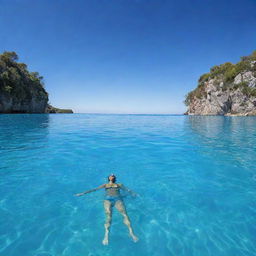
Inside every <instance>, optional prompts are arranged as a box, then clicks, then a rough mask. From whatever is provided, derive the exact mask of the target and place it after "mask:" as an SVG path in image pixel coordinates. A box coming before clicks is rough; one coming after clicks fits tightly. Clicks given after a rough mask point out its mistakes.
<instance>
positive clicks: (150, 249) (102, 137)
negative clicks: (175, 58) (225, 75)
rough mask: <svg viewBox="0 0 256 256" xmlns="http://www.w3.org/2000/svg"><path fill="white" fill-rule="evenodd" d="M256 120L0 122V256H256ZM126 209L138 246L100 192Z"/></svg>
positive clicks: (44, 118) (16, 118)
mask: <svg viewBox="0 0 256 256" xmlns="http://www.w3.org/2000/svg"><path fill="white" fill-rule="evenodd" d="M255 159H256V118H255V117H213V116H212V117H198V116H168V115H87V114H73V115H68V114H60V115H58V114H56V115H0V255H3V256H24V255H26V256H96V255H104V256H107V255H118V256H119V255H120V256H125V255H130V256H132V255H136V256H137V255H139V256H146V255H151V256H160V255H161V256H165V255H170V256H183V255H184V256H192V255H193V256H210V255H212V256H254V255H256V225H255V224H256V167H255ZM112 172H114V173H115V174H116V175H117V178H118V182H121V183H123V184H125V185H126V186H127V187H129V188H131V189H133V190H134V191H135V192H137V193H138V194H139V196H138V197H137V198H135V199H134V198H131V197H126V198H125V204H126V208H127V211H128V214H129V216H130V219H131V221H132V225H133V228H134V232H135V234H136V235H137V236H138V237H139V239H140V240H139V242H138V243H134V242H133V241H132V240H131V239H130V237H129V236H128V232H127V229H126V227H125V226H124V225H123V223H122V218H121V215H120V214H119V213H118V212H117V211H114V214H113V222H112V227H111V233H110V244H109V246H103V245H102V243H101V242H102V239H103V235H104V226H103V225H104V220H105V216H104V210H103V203H102V202H103V195H104V190H102V191H97V192H95V193H91V194H88V195H85V196H83V197H75V196H74V195H73V194H75V193H78V192H82V191H85V190H87V189H91V188H94V187H97V186H99V185H101V184H103V183H104V182H105V181H106V176H107V175H108V174H109V173H112Z"/></svg>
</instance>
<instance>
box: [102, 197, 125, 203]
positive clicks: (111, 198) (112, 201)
mask: <svg viewBox="0 0 256 256" xmlns="http://www.w3.org/2000/svg"><path fill="white" fill-rule="evenodd" d="M105 200H108V201H110V202H111V203H112V204H115V203H116V202H117V201H118V200H122V198H121V197H120V196H108V195H106V196H105Z"/></svg>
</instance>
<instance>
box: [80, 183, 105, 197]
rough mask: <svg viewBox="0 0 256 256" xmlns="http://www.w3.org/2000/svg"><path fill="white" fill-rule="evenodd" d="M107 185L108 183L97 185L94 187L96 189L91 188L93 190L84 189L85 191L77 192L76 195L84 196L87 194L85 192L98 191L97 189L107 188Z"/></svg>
mask: <svg viewBox="0 0 256 256" xmlns="http://www.w3.org/2000/svg"><path fill="white" fill-rule="evenodd" d="M105 186H106V184H103V185H101V186H99V187H97V188H94V189H91V190H87V191H84V192H82V193H78V194H75V196H83V195H85V194H88V193H91V192H94V191H97V190H99V189H101V188H105Z"/></svg>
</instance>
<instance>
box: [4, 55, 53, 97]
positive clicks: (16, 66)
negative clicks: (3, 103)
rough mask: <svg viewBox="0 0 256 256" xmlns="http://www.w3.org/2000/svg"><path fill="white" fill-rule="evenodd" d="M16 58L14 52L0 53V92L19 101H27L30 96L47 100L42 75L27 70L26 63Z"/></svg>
mask: <svg viewBox="0 0 256 256" xmlns="http://www.w3.org/2000/svg"><path fill="white" fill-rule="evenodd" d="M17 60H18V55H17V54H16V53H15V52H7V51H6V52H4V53H2V54H0V93H1V94H4V95H5V96H6V97H12V99H14V100H19V101H21V102H22V101H29V100H31V99H32V97H35V98H36V99H38V100H42V99H45V100H46V102H48V93H47V92H46V91H45V89H44V87H43V77H42V76H40V75H39V73H38V72H29V71H28V69H27V65H26V64H24V63H18V62H17Z"/></svg>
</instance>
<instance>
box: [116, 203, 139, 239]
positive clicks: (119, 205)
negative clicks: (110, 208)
mask: <svg viewBox="0 0 256 256" xmlns="http://www.w3.org/2000/svg"><path fill="white" fill-rule="evenodd" d="M115 207H116V209H117V210H118V211H119V212H120V213H121V214H122V215H123V217H124V224H125V225H126V226H127V227H128V229H129V234H130V236H131V237H132V239H133V241H134V242H137V241H138V240H139V239H138V237H137V236H135V235H134V233H133V230H132V226H131V222H130V219H129V217H128V215H127V212H126V209H125V206H124V203H123V201H122V200H118V201H116V203H115Z"/></svg>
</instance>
